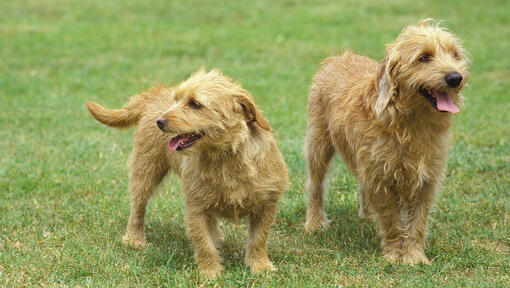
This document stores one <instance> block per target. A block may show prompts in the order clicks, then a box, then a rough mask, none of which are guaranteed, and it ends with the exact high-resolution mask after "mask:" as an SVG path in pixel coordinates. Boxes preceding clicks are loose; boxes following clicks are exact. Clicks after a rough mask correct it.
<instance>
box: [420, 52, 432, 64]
mask: <svg viewBox="0 0 510 288" xmlns="http://www.w3.org/2000/svg"><path fill="white" fill-rule="evenodd" d="M431 58H432V55H430V54H428V53H424V54H422V55H421V56H420V58H418V61H420V62H421V63H427V62H429V61H430V60H431Z"/></svg>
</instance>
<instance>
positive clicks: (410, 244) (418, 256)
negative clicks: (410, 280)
mask: <svg viewBox="0 0 510 288" xmlns="http://www.w3.org/2000/svg"><path fill="white" fill-rule="evenodd" d="M437 186H438V184H437V183H426V184H425V185H424V186H423V189H422V190H421V191H419V193H416V194H417V199H416V200H415V201H413V203H412V204H411V205H409V210H408V223H407V231H406V232H407V236H408V237H406V238H405V239H404V242H403V245H402V262H403V263H404V264H410V265H414V264H418V263H425V264H430V261H429V260H428V259H427V257H426V256H425V252H424V250H423V249H424V248H425V233H426V230H427V219H428V215H429V211H430V209H431V208H432V205H433V203H434V198H435V191H436V190H437Z"/></svg>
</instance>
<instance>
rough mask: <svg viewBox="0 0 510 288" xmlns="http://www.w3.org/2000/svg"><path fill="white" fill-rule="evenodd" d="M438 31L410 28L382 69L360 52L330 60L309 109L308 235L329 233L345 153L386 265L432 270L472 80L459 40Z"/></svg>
mask: <svg viewBox="0 0 510 288" xmlns="http://www.w3.org/2000/svg"><path fill="white" fill-rule="evenodd" d="M430 22H431V21H430V20H429V19H426V20H422V21H420V22H419V23H418V24H417V25H415V26H409V27H407V28H405V29H403V30H402V32H401V33H400V35H399V36H398V38H397V40H396V41H395V42H394V43H392V44H387V45H386V56H385V58H384V60H383V61H382V63H377V62H376V61H374V60H372V59H370V58H367V57H364V56H359V55H356V54H354V53H351V52H345V53H344V54H343V55H341V56H335V57H330V58H327V59H325V60H324V61H323V63H322V64H323V66H322V68H321V69H320V71H319V72H318V73H317V74H316V75H315V77H314V79H313V84H312V87H311V92H310V96H309V102H308V133H307V137H306V157H307V165H308V172H309V178H308V185H307V190H308V209H307V216H306V218H307V220H306V224H305V229H306V230H307V231H311V230H313V229H316V228H318V227H327V225H328V222H329V220H328V219H327V217H326V215H325V213H324V208H323V201H324V200H323V199H324V188H323V182H324V177H325V174H326V171H327V169H328V163H329V162H330V159H331V157H332V156H333V154H334V152H335V150H336V151H338V153H339V154H340V155H341V156H342V159H343V161H344V162H345V163H346V165H347V166H348V167H349V168H350V170H352V172H353V173H354V174H355V176H356V177H357V179H358V181H359V199H360V213H359V214H360V216H372V217H374V218H375V219H376V220H377V221H378V222H379V224H380V231H381V232H382V235H383V241H382V244H383V247H384V249H383V254H384V257H385V258H386V259H388V260H390V261H392V262H398V261H402V262H403V263H407V264H415V263H421V262H423V263H429V261H428V259H427V258H426V257H425V253H424V251H423V249H424V246H425V243H424V237H425V232H426V223H427V217H428V213H429V211H430V209H431V208H432V205H433V202H434V198H435V196H436V194H437V192H438V191H439V189H440V180H441V178H442V177H443V173H444V169H445V165H446V158H447V145H448V140H449V138H450V123H451V120H452V114H454V113H457V112H458V111H459V110H458V108H457V106H456V105H458V106H462V103H463V98H462V96H461V94H460V91H461V89H462V87H463V86H464V84H465V77H466V73H467V60H466V58H465V52H464V49H463V48H462V46H461V44H460V42H459V40H457V39H456V38H455V36H454V35H452V34H451V33H449V32H448V31H447V30H445V29H443V28H440V27H439V26H438V24H435V23H430Z"/></svg>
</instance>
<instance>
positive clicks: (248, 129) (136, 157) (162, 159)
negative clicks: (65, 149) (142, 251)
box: [87, 69, 289, 277]
mask: <svg viewBox="0 0 510 288" xmlns="http://www.w3.org/2000/svg"><path fill="white" fill-rule="evenodd" d="M87 108H88V110H89V111H90V113H91V114H92V116H94V118H95V119H96V120H98V121H99V122H101V123H103V124H106V125H108V126H111V127H127V126H131V125H137V127H136V131H135V133H134V148H133V151H132V153H131V156H130V159H129V168H130V169H129V174H130V179H129V190H130V194H131V213H130V216H129V220H128V224H127V231H126V234H125V236H124V237H123V241H124V243H126V244H129V245H132V246H135V247H139V246H143V245H145V244H146V243H147V241H146V237H145V233H144V217H145V208H146V205H147V201H148V200H149V197H150V196H151V195H152V194H153V192H154V190H155V189H156V187H157V186H158V184H159V183H160V182H161V181H162V179H163V178H164V177H165V175H166V174H167V172H168V171H173V172H175V173H177V174H178V175H179V176H180V178H181V179H182V190H183V192H184V200H185V211H184V214H185V219H184V220H185V223H186V228H187V233H188V236H189V238H190V239H191V242H192V244H193V247H194V250H195V258H196V261H197V263H198V267H199V270H200V271H201V272H202V273H203V274H205V275H207V276H209V277H215V276H217V275H218V274H219V273H220V272H221V271H222V270H223V266H222V264H221V257H220V255H219V253H218V250H217V248H216V245H217V242H218V240H222V239H223V238H224V235H223V233H222V231H221V230H220V229H219V226H218V224H219V223H218V221H219V219H220V218H226V219H233V220H236V219H239V218H242V217H247V218H249V221H248V223H249V224H248V225H249V233H248V241H247V248H246V249H247V251H246V255H245V262H246V264H247V265H248V266H250V268H251V271H252V272H258V271H261V270H274V269H275V268H274V266H273V264H272V263H271V261H270V260H269V258H268V255H267V251H266V245H267V238H268V234H269V230H270V227H271V224H272V223H273V220H274V217H275V214H276V211H277V205H278V201H279V199H280V198H281V197H282V194H283V192H284V191H285V190H286V189H287V186H288V182H289V181H288V172H287V167H286V165H285V162H284V160H283V157H282V154H281V153H280V151H279V149H278V147H277V145H276V141H275V139H274V137H273V133H272V131H271V128H270V126H269V123H268V121H267V120H266V119H265V118H264V116H263V115H262V112H261V111H260V110H259V109H258V108H257V106H256V105H255V103H254V101H253V98H252V96H251V95H250V94H249V93H248V92H247V91H246V90H244V89H243V88H242V87H241V86H240V85H239V84H237V83H235V82H233V81H232V80H231V79H230V78H229V77H227V76H225V75H223V74H222V73H221V72H220V71H219V70H216V69H215V70H212V71H210V72H205V71H204V70H202V69H201V70H199V71H198V72H196V73H194V74H192V75H191V77H190V78H189V79H187V80H186V81H184V82H182V83H180V84H178V85H176V86H174V87H164V86H163V87H156V88H153V89H151V90H149V91H147V92H145V93H142V94H139V95H136V96H134V97H132V98H131V100H130V101H129V103H128V104H127V105H126V106H125V107H124V108H122V109H119V110H110V109H106V108H104V107H102V106H100V105H99V104H97V103H93V102H89V103H87Z"/></svg>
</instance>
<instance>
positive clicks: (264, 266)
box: [247, 259, 277, 273]
mask: <svg viewBox="0 0 510 288" xmlns="http://www.w3.org/2000/svg"><path fill="white" fill-rule="evenodd" d="M247 262H250V263H248V266H250V271H251V273H259V272H262V271H276V270H277V269H276V267H274V265H273V263H271V261H269V259H264V260H258V261H257V260H252V261H247Z"/></svg>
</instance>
